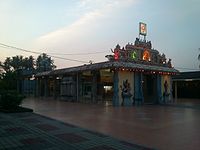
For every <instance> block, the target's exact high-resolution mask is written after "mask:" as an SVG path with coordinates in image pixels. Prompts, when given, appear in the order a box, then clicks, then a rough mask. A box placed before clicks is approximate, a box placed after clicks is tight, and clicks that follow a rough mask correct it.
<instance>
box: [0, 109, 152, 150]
mask: <svg viewBox="0 0 200 150" xmlns="http://www.w3.org/2000/svg"><path fill="white" fill-rule="evenodd" d="M4 149H5V150H21V149H22V150H29V149H32V150H43V149H45V150H57V149H63V150H75V149H78V150H141V149H142V150H148V149H150V148H147V147H144V146H140V145H136V144H133V143H130V142H125V141H122V140H117V139H114V138H112V137H110V136H107V135H104V134H101V133H97V132H93V131H90V130H86V129H84V128H80V127H77V126H74V125H71V124H68V123H63V122H60V121H56V120H53V119H50V118H47V117H44V116H41V115H37V114H34V113H30V112H29V113H12V114H5V113H0V150H4Z"/></svg>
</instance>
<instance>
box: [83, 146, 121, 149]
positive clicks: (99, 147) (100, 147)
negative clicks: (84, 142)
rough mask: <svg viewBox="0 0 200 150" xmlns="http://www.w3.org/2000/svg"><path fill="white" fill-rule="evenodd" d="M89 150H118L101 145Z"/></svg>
mask: <svg viewBox="0 0 200 150" xmlns="http://www.w3.org/2000/svg"><path fill="white" fill-rule="evenodd" d="M87 150H117V149H115V148H112V147H110V146H107V145H101V146H95V147H93V148H89V149H87Z"/></svg>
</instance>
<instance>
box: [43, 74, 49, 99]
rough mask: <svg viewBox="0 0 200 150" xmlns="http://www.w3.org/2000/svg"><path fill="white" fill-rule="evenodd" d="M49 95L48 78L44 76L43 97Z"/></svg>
mask: <svg viewBox="0 0 200 150" xmlns="http://www.w3.org/2000/svg"><path fill="white" fill-rule="evenodd" d="M48 96H49V86H48V78H47V77H45V78H44V97H48Z"/></svg>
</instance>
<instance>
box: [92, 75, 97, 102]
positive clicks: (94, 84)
mask: <svg viewBox="0 0 200 150" xmlns="http://www.w3.org/2000/svg"><path fill="white" fill-rule="evenodd" d="M92 102H94V103H96V102H97V71H93V72H92Z"/></svg>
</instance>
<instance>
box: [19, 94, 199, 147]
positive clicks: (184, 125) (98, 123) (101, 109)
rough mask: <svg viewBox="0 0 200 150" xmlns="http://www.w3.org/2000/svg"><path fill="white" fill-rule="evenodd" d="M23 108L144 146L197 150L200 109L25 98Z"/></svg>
mask: <svg viewBox="0 0 200 150" xmlns="http://www.w3.org/2000/svg"><path fill="white" fill-rule="evenodd" d="M23 106H25V107H29V108H32V109H34V112H35V113H37V114H41V115H44V116H47V117H50V118H53V119H57V120H60V121H63V122H65V123H67V124H68V123H69V124H73V125H76V126H79V127H82V128H84V129H88V130H91V131H93V132H94V133H95V132H98V133H102V134H103V135H109V136H111V137H114V138H116V139H118V140H123V141H128V142H130V143H134V144H138V145H142V146H144V147H150V148H155V149H160V150H168V149H170V150H171V149H176V150H177V149H181V150H184V149H185V150H188V149H191V150H195V149H196V150H197V149H199V148H200V117H199V116H200V109H192V108H187V107H170V106H168V107H166V106H153V105H146V106H140V107H139V106H138V107H112V106H103V105H94V104H80V103H70V102H65V101H59V100H53V99H34V98H32V99H31V98H29V99H26V100H25V101H24V103H23ZM127 145H128V144H127ZM130 145H131V144H130ZM141 149H142V148H141Z"/></svg>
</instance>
